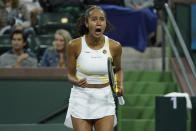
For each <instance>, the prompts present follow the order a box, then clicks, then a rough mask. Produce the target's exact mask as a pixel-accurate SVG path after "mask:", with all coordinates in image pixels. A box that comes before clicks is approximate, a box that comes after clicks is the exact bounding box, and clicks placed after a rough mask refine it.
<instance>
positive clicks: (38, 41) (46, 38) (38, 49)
mask: <svg viewBox="0 0 196 131" xmlns="http://www.w3.org/2000/svg"><path fill="white" fill-rule="evenodd" d="M53 40H54V35H53V34H47V35H35V36H31V37H30V38H29V48H30V49H31V50H32V51H33V52H34V53H35V54H36V56H37V58H38V60H40V59H41V57H42V55H43V53H44V51H45V49H46V48H48V47H49V46H52V42H53Z"/></svg>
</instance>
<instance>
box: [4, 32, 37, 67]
mask: <svg viewBox="0 0 196 131" xmlns="http://www.w3.org/2000/svg"><path fill="white" fill-rule="evenodd" d="M11 44H12V49H11V50H9V51H7V52H5V53H4V54H2V55H1V56H0V67H37V59H36V57H35V55H34V54H33V53H32V52H30V51H28V50H27V49H26V47H27V37H26V35H25V34H24V32H23V31H22V30H15V31H13V32H12V34H11Z"/></svg>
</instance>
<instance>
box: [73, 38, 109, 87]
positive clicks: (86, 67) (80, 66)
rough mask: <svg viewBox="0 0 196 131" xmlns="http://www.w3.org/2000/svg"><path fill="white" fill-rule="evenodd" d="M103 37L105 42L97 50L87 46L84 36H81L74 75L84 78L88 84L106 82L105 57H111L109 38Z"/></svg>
mask: <svg viewBox="0 0 196 131" xmlns="http://www.w3.org/2000/svg"><path fill="white" fill-rule="evenodd" d="M104 37H105V44H104V46H103V47H102V48H101V49H99V50H94V49H91V48H90V47H88V45H87V43H86V40H85V36H83V37H82V49H81V53H80V55H79V56H78V58H77V67H76V70H77V72H76V76H77V78H78V79H81V78H86V79H87V83H88V84H104V83H108V82H109V80H108V68H107V58H108V57H111V54H110V50H109V39H108V37H107V36H104Z"/></svg>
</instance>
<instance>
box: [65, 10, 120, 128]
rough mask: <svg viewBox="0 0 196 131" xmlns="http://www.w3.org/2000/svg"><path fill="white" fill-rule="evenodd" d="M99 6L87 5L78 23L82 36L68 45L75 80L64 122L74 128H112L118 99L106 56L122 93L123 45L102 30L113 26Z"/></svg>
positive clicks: (71, 77)
mask: <svg viewBox="0 0 196 131" xmlns="http://www.w3.org/2000/svg"><path fill="white" fill-rule="evenodd" d="M111 27H112V26H111V24H109V22H108V21H107V19H106V14H105V12H104V11H103V10H102V9H101V8H100V7H99V6H92V7H90V8H88V9H87V10H86V11H85V13H84V15H82V16H81V17H80V19H79V20H78V23H77V29H78V33H79V34H80V36H81V37H79V38H76V39H74V40H72V41H71V42H70V43H69V44H68V46H67V53H68V54H67V58H68V80H69V81H70V82H71V83H72V84H73V88H72V90H71V94H70V99H69V107H68V111H67V116H66V119H65V123H64V124H65V125H66V126H68V127H71V128H73V129H74V131H91V130H92V128H94V129H95V131H113V127H114V126H115V125H116V122H117V120H116V115H115V103H114V98H113V95H112V91H111V87H110V85H109V79H108V70H107V58H108V57H112V58H113V61H114V66H115V72H116V74H117V81H118V87H119V93H118V95H119V96H122V95H123V73H122V69H121V54H122V47H121V45H120V43H119V42H116V41H114V40H112V39H110V38H108V37H107V36H105V35H104V34H103V33H104V32H106V31H109V30H111Z"/></svg>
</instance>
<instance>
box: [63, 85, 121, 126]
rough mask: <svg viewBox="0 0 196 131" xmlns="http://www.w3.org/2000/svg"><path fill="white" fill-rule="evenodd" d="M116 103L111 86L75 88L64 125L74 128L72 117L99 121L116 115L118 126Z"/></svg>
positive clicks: (115, 121)
mask: <svg viewBox="0 0 196 131" xmlns="http://www.w3.org/2000/svg"><path fill="white" fill-rule="evenodd" d="M115 108H116V107H115V103H114V98H113V95H112V91H111V88H110V86H107V87H104V88H81V87H78V86H73V88H72V89H71V94H70V98H69V107H68V111H67V115H66V119H65V122H64V125H65V126H67V127H69V128H73V126H72V121H71V116H73V117H75V118H80V119H99V118H103V117H105V116H110V115H114V126H115V125H116V124H117V118H116V113H115Z"/></svg>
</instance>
